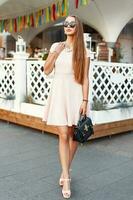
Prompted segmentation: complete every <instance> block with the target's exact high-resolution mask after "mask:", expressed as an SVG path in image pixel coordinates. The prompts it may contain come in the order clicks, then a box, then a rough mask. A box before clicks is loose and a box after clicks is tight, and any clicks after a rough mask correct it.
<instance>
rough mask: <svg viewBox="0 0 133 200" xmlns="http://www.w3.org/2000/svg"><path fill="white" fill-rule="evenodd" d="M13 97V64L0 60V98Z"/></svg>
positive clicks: (12, 62)
mask: <svg viewBox="0 0 133 200" xmlns="http://www.w3.org/2000/svg"><path fill="white" fill-rule="evenodd" d="M9 96H10V97H11V96H15V62H14V61H11V60H10V61H8V60H0V98H5V99H6V98H8V97H9Z"/></svg>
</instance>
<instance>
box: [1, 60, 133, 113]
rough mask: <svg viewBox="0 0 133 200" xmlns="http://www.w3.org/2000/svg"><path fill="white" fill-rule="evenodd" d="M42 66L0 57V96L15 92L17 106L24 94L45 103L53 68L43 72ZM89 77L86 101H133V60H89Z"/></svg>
mask: <svg viewBox="0 0 133 200" xmlns="http://www.w3.org/2000/svg"><path fill="white" fill-rule="evenodd" d="M43 67H44V61H34V60H27V61H26V60H25V61H22V60H19V59H18V60H1V61H0V98H5V99H6V98H7V96H10V95H12V96H16V99H15V100H16V102H17V108H18V107H19V104H21V102H24V101H25V97H30V98H31V99H32V100H33V103H35V104H40V105H46V103H47V99H48V95H49V92H50V87H51V83H52V78H53V75H54V72H53V73H51V74H50V75H49V76H45V75H44V72H43ZM20 69H21V70H20ZM89 80H90V83H89V99H90V104H93V103H94V102H95V101H102V103H103V104H106V105H107V107H114V106H116V105H119V104H121V103H127V104H130V103H133V64H125V63H109V62H94V61H91V65H90V73H89ZM22 96H23V97H22ZM21 97H22V98H21ZM77 98H78V97H77ZM18 99H19V100H18ZM18 110H19V109H18Z"/></svg>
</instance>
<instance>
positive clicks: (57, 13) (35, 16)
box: [0, 0, 90, 32]
mask: <svg viewBox="0 0 133 200" xmlns="http://www.w3.org/2000/svg"><path fill="white" fill-rule="evenodd" d="M89 1H90V0H75V8H78V6H79V4H80V5H87V4H88V3H89ZM68 14H69V0H62V1H60V0H58V1H56V2H55V3H52V4H51V5H49V6H47V7H46V8H43V9H40V10H38V11H36V12H34V13H30V14H29V15H24V16H17V17H15V18H10V19H1V20H0V32H3V31H6V32H7V31H8V32H21V31H22V30H23V29H27V28H29V27H36V28H37V27H39V26H41V25H44V24H46V23H49V22H51V21H55V20H57V19H58V18H59V17H65V16H68Z"/></svg>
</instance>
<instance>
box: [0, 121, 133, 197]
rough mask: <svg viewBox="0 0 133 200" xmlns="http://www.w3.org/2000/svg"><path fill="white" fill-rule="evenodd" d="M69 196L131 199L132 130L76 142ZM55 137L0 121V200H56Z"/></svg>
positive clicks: (56, 154)
mask: <svg viewBox="0 0 133 200" xmlns="http://www.w3.org/2000/svg"><path fill="white" fill-rule="evenodd" d="M71 168H72V171H71V177H72V182H71V189H72V197H71V199H72V200H105V199H106V200H133V133H132V132H129V133H125V134H119V135H117V136H112V137H111V138H109V137H106V138H100V139H96V140H91V141H89V142H88V143H87V144H85V145H83V146H81V145H79V148H78V151H77V153H76V155H75V159H74V161H73V163H72V166H71ZM60 172H61V168H60V163H59V158H58V137H57V136H55V135H52V134H48V133H45V134H42V133H41V132H40V131H38V130H35V129H31V128H27V127H23V126H18V125H15V124H12V123H7V122H4V121H0V200H44V199H45V200H62V199H64V198H63V197H62V194H61V187H59V185H58V180H59V176H60Z"/></svg>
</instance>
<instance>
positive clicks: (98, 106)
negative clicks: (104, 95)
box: [91, 99, 107, 111]
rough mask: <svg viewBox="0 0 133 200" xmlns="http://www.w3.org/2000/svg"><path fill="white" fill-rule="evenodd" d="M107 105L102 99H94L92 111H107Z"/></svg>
mask: <svg viewBox="0 0 133 200" xmlns="http://www.w3.org/2000/svg"><path fill="white" fill-rule="evenodd" d="M106 108H107V107H106V104H105V103H104V102H103V100H102V99H101V100H100V99H94V100H93V103H92V105H91V109H92V110H96V111H98V110H106Z"/></svg>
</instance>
